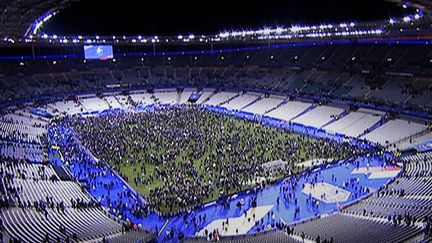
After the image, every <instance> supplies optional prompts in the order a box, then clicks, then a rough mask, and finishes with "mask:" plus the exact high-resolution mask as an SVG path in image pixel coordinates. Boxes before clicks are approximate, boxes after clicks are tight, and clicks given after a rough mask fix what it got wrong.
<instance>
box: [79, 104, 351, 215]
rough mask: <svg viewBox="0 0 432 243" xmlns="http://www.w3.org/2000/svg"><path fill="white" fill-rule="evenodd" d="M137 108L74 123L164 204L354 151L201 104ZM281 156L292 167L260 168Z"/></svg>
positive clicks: (180, 203)
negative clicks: (138, 110)
mask: <svg viewBox="0 0 432 243" xmlns="http://www.w3.org/2000/svg"><path fill="white" fill-rule="evenodd" d="M134 116H135V117H133V119H130V117H129V116H126V118H123V117H120V118H118V117H116V118H111V119H105V118H104V117H101V118H97V119H99V120H98V121H97V122H93V121H92V122H87V123H82V122H80V123H76V124H75V130H76V131H79V132H80V139H87V141H90V142H93V143H94V144H93V147H101V148H102V149H98V150H97V151H95V153H96V155H97V157H98V158H101V159H103V160H105V161H107V162H109V163H110V164H111V166H112V167H113V168H114V169H116V170H117V171H119V172H120V173H121V174H122V176H123V177H124V178H125V179H127V182H128V183H129V184H130V185H131V186H132V187H133V188H134V189H136V190H137V191H138V192H140V193H141V194H142V195H143V196H144V197H146V198H147V199H149V201H150V203H151V204H152V206H154V207H155V208H157V209H158V210H159V211H161V212H173V211H176V210H178V209H181V208H186V207H190V206H196V205H200V204H202V203H206V202H209V201H213V200H215V199H217V198H218V197H219V196H220V195H227V194H232V193H235V192H238V191H241V190H245V189H249V188H251V187H254V186H255V181H256V180H257V179H258V178H262V177H264V178H267V179H268V180H272V181H273V180H276V179H278V178H281V177H285V176H287V175H289V174H290V173H291V172H294V173H298V172H300V169H299V168H298V167H296V166H295V165H296V164H297V163H301V162H304V161H307V160H311V159H316V158H323V159H326V158H336V159H337V158H345V156H346V155H347V153H348V152H347V151H348V150H346V149H341V150H340V151H337V150H338V149H336V150H335V149H334V147H333V148H332V149H328V148H329V147H328V143H327V142H324V141H323V140H318V139H314V138H310V137H305V136H302V135H298V134H293V133H290V132H288V131H284V130H280V129H276V128H273V127H268V126H264V125H262V124H259V123H256V122H250V121H246V120H242V119H237V118H233V117H228V116H225V115H222V114H218V113H214V112H209V111H206V110H204V109H201V108H199V107H198V108H197V107H194V108H187V109H185V108H184V107H183V108H175V107H174V108H167V110H164V111H163V112H154V113H139V114H134ZM114 124H115V125H114ZM101 136H103V137H104V139H103V140H100V141H98V142H95V140H94V139H93V138H94V137H101ZM109 141H116V142H115V144H112V143H111V144H110V143H109ZM326 146H327V147H326ZM113 148H118V149H117V150H115V151H114V149H113ZM279 159H280V160H283V161H286V162H287V163H288V166H289V168H288V169H287V170H279V171H277V172H272V173H270V172H268V171H264V170H263V169H262V168H261V165H262V164H264V163H267V162H270V161H274V160H279ZM161 198H162V199H161Z"/></svg>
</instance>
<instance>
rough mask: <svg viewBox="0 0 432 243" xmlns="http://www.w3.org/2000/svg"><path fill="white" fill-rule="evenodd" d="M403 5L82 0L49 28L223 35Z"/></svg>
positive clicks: (356, 16) (385, 11)
mask: <svg viewBox="0 0 432 243" xmlns="http://www.w3.org/2000/svg"><path fill="white" fill-rule="evenodd" d="M401 11H403V10H402V8H401V7H399V6H396V5H395V4H393V3H389V2H386V1H381V0H343V1H340V0H330V1H324V0H314V1H312V0H285V1H274V0H266V1H258V2H256V3H255V1H253V0H249V1H243V2H240V1H235V0H231V1H227V0H216V1H206V0H202V1H181V0H180V1H173V2H169V1H160V0H153V1H147V0H121V1H106V0H81V1H79V2H75V3H72V4H71V6H69V7H68V8H67V9H66V10H63V11H61V12H60V13H59V14H58V15H57V16H55V17H54V18H53V19H52V20H50V22H48V23H47V24H46V25H45V26H44V28H43V29H42V31H43V32H46V33H56V34H60V35H77V34H82V35H123V34H124V35H138V34H141V35H155V34H158V35H177V34H189V33H193V34H195V35H198V34H217V33H219V32H221V31H224V30H232V29H242V28H253V29H257V28H262V27H264V26H268V27H275V26H278V25H283V26H291V25H294V24H301V23H303V24H320V23H339V22H341V21H356V20H358V21H367V20H383V19H388V18H389V17H391V16H400V15H401V14H402V13H401Z"/></svg>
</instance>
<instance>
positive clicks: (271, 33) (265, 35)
mask: <svg viewBox="0 0 432 243" xmlns="http://www.w3.org/2000/svg"><path fill="white" fill-rule="evenodd" d="M416 11H417V12H416V13H415V14H414V15H409V16H405V17H403V18H400V19H397V18H390V20H389V23H390V24H392V25H393V24H396V23H408V22H411V21H413V20H418V19H420V18H421V17H423V13H422V12H421V11H420V10H418V9H417V10H416ZM56 13H57V12H53V13H50V14H48V15H46V16H44V17H43V18H42V19H41V20H38V21H36V22H35V23H34V28H33V30H32V34H31V35H29V37H28V38H25V39H23V40H18V41H23V42H26V43H29V42H36V41H37V40H38V39H39V38H41V39H43V40H46V41H48V42H49V43H60V44H68V43H73V44H82V43H83V44H93V43H120V42H130V43H144V44H145V43H153V44H155V43H175V42H185V43H187V42H191V41H194V42H204V43H208V42H220V41H222V40H227V39H236V38H246V37H247V38H251V39H258V40H267V39H292V38H311V37H312V38H315V37H320V38H322V37H329V36H359V35H379V34H382V33H383V31H382V30H379V29H375V30H373V29H372V30H358V29H354V27H356V26H357V24H356V23H354V22H349V23H347V22H343V23H340V24H321V25H311V26H307V25H294V26H291V27H289V28H286V27H280V26H279V27H276V28H263V29H259V30H241V31H230V32H228V31H227V32H222V33H219V34H217V35H213V36H205V35H200V36H195V35H194V34H189V35H178V36H176V37H161V38H160V37H159V36H150V37H144V36H141V35H139V36H134V37H127V36H124V35H123V36H115V35H113V36H112V37H100V36H98V35H96V36H92V37H83V36H81V35H79V36H75V37H66V36H61V37H60V36H57V35H55V34H53V35H48V34H42V35H37V32H38V30H39V29H40V28H41V26H42V25H43V24H44V23H45V22H47V21H48V20H49V19H51V18H52V17H53V16H54V15H55V14H56ZM3 41H5V42H10V43H15V41H16V40H14V39H12V38H4V39H3Z"/></svg>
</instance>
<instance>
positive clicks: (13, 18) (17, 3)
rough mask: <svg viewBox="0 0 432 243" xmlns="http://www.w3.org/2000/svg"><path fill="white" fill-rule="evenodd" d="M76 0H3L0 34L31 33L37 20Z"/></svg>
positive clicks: (17, 34) (7, 35) (22, 34)
mask: <svg viewBox="0 0 432 243" xmlns="http://www.w3.org/2000/svg"><path fill="white" fill-rule="evenodd" d="M72 1H76V0H2V1H0V36H1V37H3V38H4V37H15V38H16V37H23V36H25V35H28V34H30V32H31V31H32V28H34V27H35V26H34V23H35V21H37V20H39V19H42V18H44V17H46V16H49V15H51V14H53V13H55V12H56V11H58V10H60V9H63V8H65V7H67V6H68V4H69V3H70V2H72Z"/></svg>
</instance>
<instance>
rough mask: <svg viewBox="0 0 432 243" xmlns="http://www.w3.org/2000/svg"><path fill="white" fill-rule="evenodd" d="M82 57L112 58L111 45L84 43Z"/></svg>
mask: <svg viewBox="0 0 432 243" xmlns="http://www.w3.org/2000/svg"><path fill="white" fill-rule="evenodd" d="M84 57H85V59H99V60H106V59H109V58H113V48H112V46H111V45H85V46H84Z"/></svg>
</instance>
